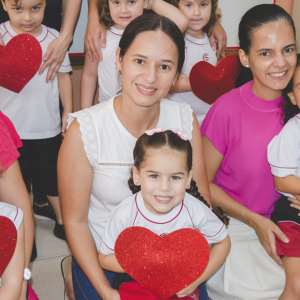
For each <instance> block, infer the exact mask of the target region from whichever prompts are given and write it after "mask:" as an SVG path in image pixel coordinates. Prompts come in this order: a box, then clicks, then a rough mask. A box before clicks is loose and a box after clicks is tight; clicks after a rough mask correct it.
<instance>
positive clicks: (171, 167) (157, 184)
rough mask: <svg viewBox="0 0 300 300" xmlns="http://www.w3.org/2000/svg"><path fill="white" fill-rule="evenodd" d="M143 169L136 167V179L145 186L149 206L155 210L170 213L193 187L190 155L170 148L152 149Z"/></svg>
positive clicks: (146, 202) (144, 194) (154, 211)
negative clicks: (189, 166)
mask: <svg viewBox="0 0 300 300" xmlns="http://www.w3.org/2000/svg"><path fill="white" fill-rule="evenodd" d="M145 158H146V159H145V161H144V162H143V163H142V165H141V167H140V169H139V170H137V169H136V167H133V169H132V171H133V181H134V184H135V185H140V186H141V193H142V196H143V199H144V203H145V206H146V207H147V209H148V210H149V211H150V212H152V213H153V214H157V215H159V214H167V213H168V212H170V211H171V210H172V209H173V208H174V207H175V206H177V205H178V204H180V203H181V201H182V200H183V198H184V194H185V190H186V188H188V187H189V185H190V183H191V178H192V171H191V172H189V173H188V171H187V166H186V155H185V154H183V153H179V152H176V151H174V150H173V151H172V150H170V149H168V148H166V147H165V148H161V149H157V150H152V149H151V150H148V153H146V157H145Z"/></svg>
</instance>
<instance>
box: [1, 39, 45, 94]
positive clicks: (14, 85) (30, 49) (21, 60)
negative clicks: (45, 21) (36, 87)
mask: <svg viewBox="0 0 300 300" xmlns="http://www.w3.org/2000/svg"><path fill="white" fill-rule="evenodd" d="M42 55H43V53H42V48H41V45H40V43H39V42H38V40H37V39H36V38H35V37H34V36H32V35H30V34H27V33H24V34H18V35H16V36H15V37H13V38H12V39H11V40H10V41H9V42H8V43H7V45H6V46H0V66H1V68H0V86H2V87H4V88H6V89H8V90H10V91H12V92H15V93H20V91H21V90H22V89H23V88H24V86H25V85H26V84H27V83H28V82H29V81H30V80H31V79H32V77H33V76H34V75H35V74H36V72H37V71H38V69H39V67H40V65H41V62H42Z"/></svg>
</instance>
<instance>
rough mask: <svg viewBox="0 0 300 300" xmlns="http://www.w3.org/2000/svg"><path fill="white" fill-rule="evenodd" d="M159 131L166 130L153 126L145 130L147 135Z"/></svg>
mask: <svg viewBox="0 0 300 300" xmlns="http://www.w3.org/2000/svg"><path fill="white" fill-rule="evenodd" d="M159 132H164V130H163V129H162V128H153V129H149V130H146V131H145V133H146V134H147V135H153V134H154V133H159Z"/></svg>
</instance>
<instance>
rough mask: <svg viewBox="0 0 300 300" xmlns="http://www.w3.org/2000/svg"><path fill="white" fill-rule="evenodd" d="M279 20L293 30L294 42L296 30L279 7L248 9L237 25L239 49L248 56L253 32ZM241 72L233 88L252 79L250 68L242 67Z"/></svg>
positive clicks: (269, 6)
mask: <svg viewBox="0 0 300 300" xmlns="http://www.w3.org/2000/svg"><path fill="white" fill-rule="evenodd" d="M279 20H284V21H286V22H287V23H288V24H289V25H290V26H291V27H292V29H293V31H294V35H295V40H296V29H295V25H294V21H293V19H292V18H291V16H290V15H289V14H288V13H287V12H286V11H285V10H284V9H283V8H281V7H280V6H278V5H276V4H260V5H256V6H254V7H252V8H251V9H249V10H248V11H247V12H246V13H245V14H244V15H243V17H242V19H241V22H240V24H239V41H240V48H241V49H242V50H244V51H245V53H246V54H247V55H249V52H250V49H251V46H252V44H253V32H254V31H255V30H256V29H258V28H260V27H261V26H263V25H266V24H268V23H272V22H276V21H279ZM241 67H242V71H241V73H240V75H239V76H238V78H237V80H236V82H235V87H236V88H238V87H240V86H242V85H243V84H245V83H246V82H248V81H250V80H252V79H253V75H252V72H251V70H250V68H245V67H244V66H242V65H241Z"/></svg>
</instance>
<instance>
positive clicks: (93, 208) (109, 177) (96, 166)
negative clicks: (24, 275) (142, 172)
mask: <svg viewBox="0 0 300 300" xmlns="http://www.w3.org/2000/svg"><path fill="white" fill-rule="evenodd" d="M192 114H193V111H192V109H191V108H190V106H189V105H187V104H185V103H177V102H173V101H170V100H167V99H162V100H161V101H160V114H159V119H158V122H157V126H156V127H159V128H163V129H165V130H167V129H172V128H174V127H175V128H178V129H179V130H180V131H181V132H185V133H187V134H188V135H189V139H191V138H192V130H193V115H192ZM75 118H76V120H77V122H78V123H79V124H80V132H81V134H82V141H83V143H84V150H85V151H86V154H87V158H88V160H89V162H90V164H91V166H92V168H93V183H92V188H91V195H90V206H89V212H88V224H89V227H90V230H91V232H92V235H93V237H94V240H95V244H96V247H97V249H98V250H99V246H100V241H101V236H102V234H103V231H104V228H105V226H106V224H107V222H108V220H109V217H110V212H111V211H112V210H113V209H114V208H115V207H116V206H117V205H118V204H120V203H121V202H122V201H123V200H124V198H126V197H127V196H130V195H132V192H131V190H130V189H129V186H128V179H129V178H130V170H131V168H132V167H133V163H134V161H133V149H134V146H135V143H136V141H137V139H136V138H135V137H134V136H132V135H131V134H130V133H129V132H128V131H127V130H126V129H125V127H124V126H123V125H122V123H121V122H120V120H119V119H118V117H117V115H116V113H115V110H114V98H111V99H109V100H108V101H104V102H102V103H99V104H97V105H94V106H92V107H89V108H86V109H84V110H81V111H79V112H76V113H72V114H69V120H68V126H69V125H70V124H71V123H72V121H73V120H74V119H75Z"/></svg>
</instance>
